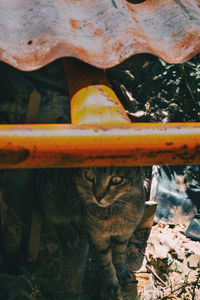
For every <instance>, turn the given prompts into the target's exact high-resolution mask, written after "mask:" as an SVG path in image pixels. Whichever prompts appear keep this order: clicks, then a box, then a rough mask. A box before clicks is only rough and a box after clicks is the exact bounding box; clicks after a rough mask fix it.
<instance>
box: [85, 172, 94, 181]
mask: <svg viewBox="0 0 200 300" xmlns="http://www.w3.org/2000/svg"><path fill="white" fill-rule="evenodd" d="M84 176H85V179H86V180H87V181H90V182H93V183H94V181H95V175H94V173H92V172H91V171H85V172H84Z"/></svg>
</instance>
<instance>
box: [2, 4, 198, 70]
mask: <svg viewBox="0 0 200 300" xmlns="http://www.w3.org/2000/svg"><path fill="white" fill-rule="evenodd" d="M134 2H141V3H138V4H134ZM199 3H200V1H197V0H146V1H132V0H101V1H99V0H41V1H39V0H38V1H35V0H17V1H7V0H0V8H1V9H0V29H1V30H0V60H2V61H4V62H7V63H9V64H11V65H13V66H14V67H17V68H19V69H21V70H34V69H37V68H40V67H42V66H44V65H45V64H47V63H49V62H51V61H52V60H54V59H56V58H59V57H63V56H74V57H77V58H80V59H81V60H83V61H86V62H88V63H90V64H92V65H94V66H97V67H100V68H108V67H112V66H114V65H116V64H118V63H120V62H121V61H123V60H124V59H126V58H128V57H129V56H131V55H133V54H136V53H141V52H148V53H152V54H154V55H156V56H159V57H161V58H162V59H164V60H166V61H167V62H170V63H181V62H184V61H186V60H188V59H190V58H191V57H192V56H194V55H196V54H197V53H199V52H200V4H199Z"/></svg>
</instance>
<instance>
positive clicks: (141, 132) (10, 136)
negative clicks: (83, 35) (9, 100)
mask: <svg viewBox="0 0 200 300" xmlns="http://www.w3.org/2000/svg"><path fill="white" fill-rule="evenodd" d="M153 164H160V165H164V164H172V165H176V164H186V165H189V164H200V123H174V124H173V123H171V124H159V123H155V124H153V123H150V124H149V123H146V124H145V123H144V124H132V123H127V124H123V125H118V126H117V125H115V126H110V125H104V126H103V125H76V126H75V125H63V124H53V125H52V124H51V125H45V124H42V125H38V124H34V125H1V126H0V168H53V167H54V168H57V167H60V168H61V167H83V166H110V165H117V166H134V165H153Z"/></svg>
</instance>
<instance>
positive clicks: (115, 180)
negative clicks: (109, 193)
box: [110, 176, 124, 185]
mask: <svg viewBox="0 0 200 300" xmlns="http://www.w3.org/2000/svg"><path fill="white" fill-rule="evenodd" d="M123 180H124V178H123V177H121V176H113V177H112V178H111V179H110V184H111V185H118V184H121V183H122V182H123Z"/></svg>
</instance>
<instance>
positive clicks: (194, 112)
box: [107, 54, 200, 122]
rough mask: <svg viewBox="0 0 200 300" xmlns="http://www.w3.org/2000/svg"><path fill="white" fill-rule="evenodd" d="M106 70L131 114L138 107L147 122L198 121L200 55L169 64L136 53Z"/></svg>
mask: <svg viewBox="0 0 200 300" xmlns="http://www.w3.org/2000/svg"><path fill="white" fill-rule="evenodd" d="M107 73H108V77H109V79H110V81H111V84H112V86H113V88H114V89H115V91H116V93H117V94H118V96H119V99H121V100H122V102H123V104H124V105H125V106H126V108H127V110H128V111H129V113H130V115H131V114H132V113H134V112H137V111H138V110H141V111H144V113H145V114H144V116H145V118H146V120H147V121H148V120H149V121H162V120H164V119H167V121H176V122H187V121H199V120H200V114H199V111H200V55H197V56H196V57H194V58H193V59H192V60H190V61H188V62H186V63H184V64H168V63H166V62H164V61H162V60H161V59H160V58H157V57H155V56H153V55H149V54H138V55H135V56H134V57H131V58H130V59H128V60H127V61H126V62H124V63H122V64H120V65H119V66H116V67H114V68H112V69H110V70H108V71H107ZM130 95H131V97H130ZM128 98H129V99H128ZM144 116H143V117H144ZM141 121H143V120H141Z"/></svg>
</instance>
